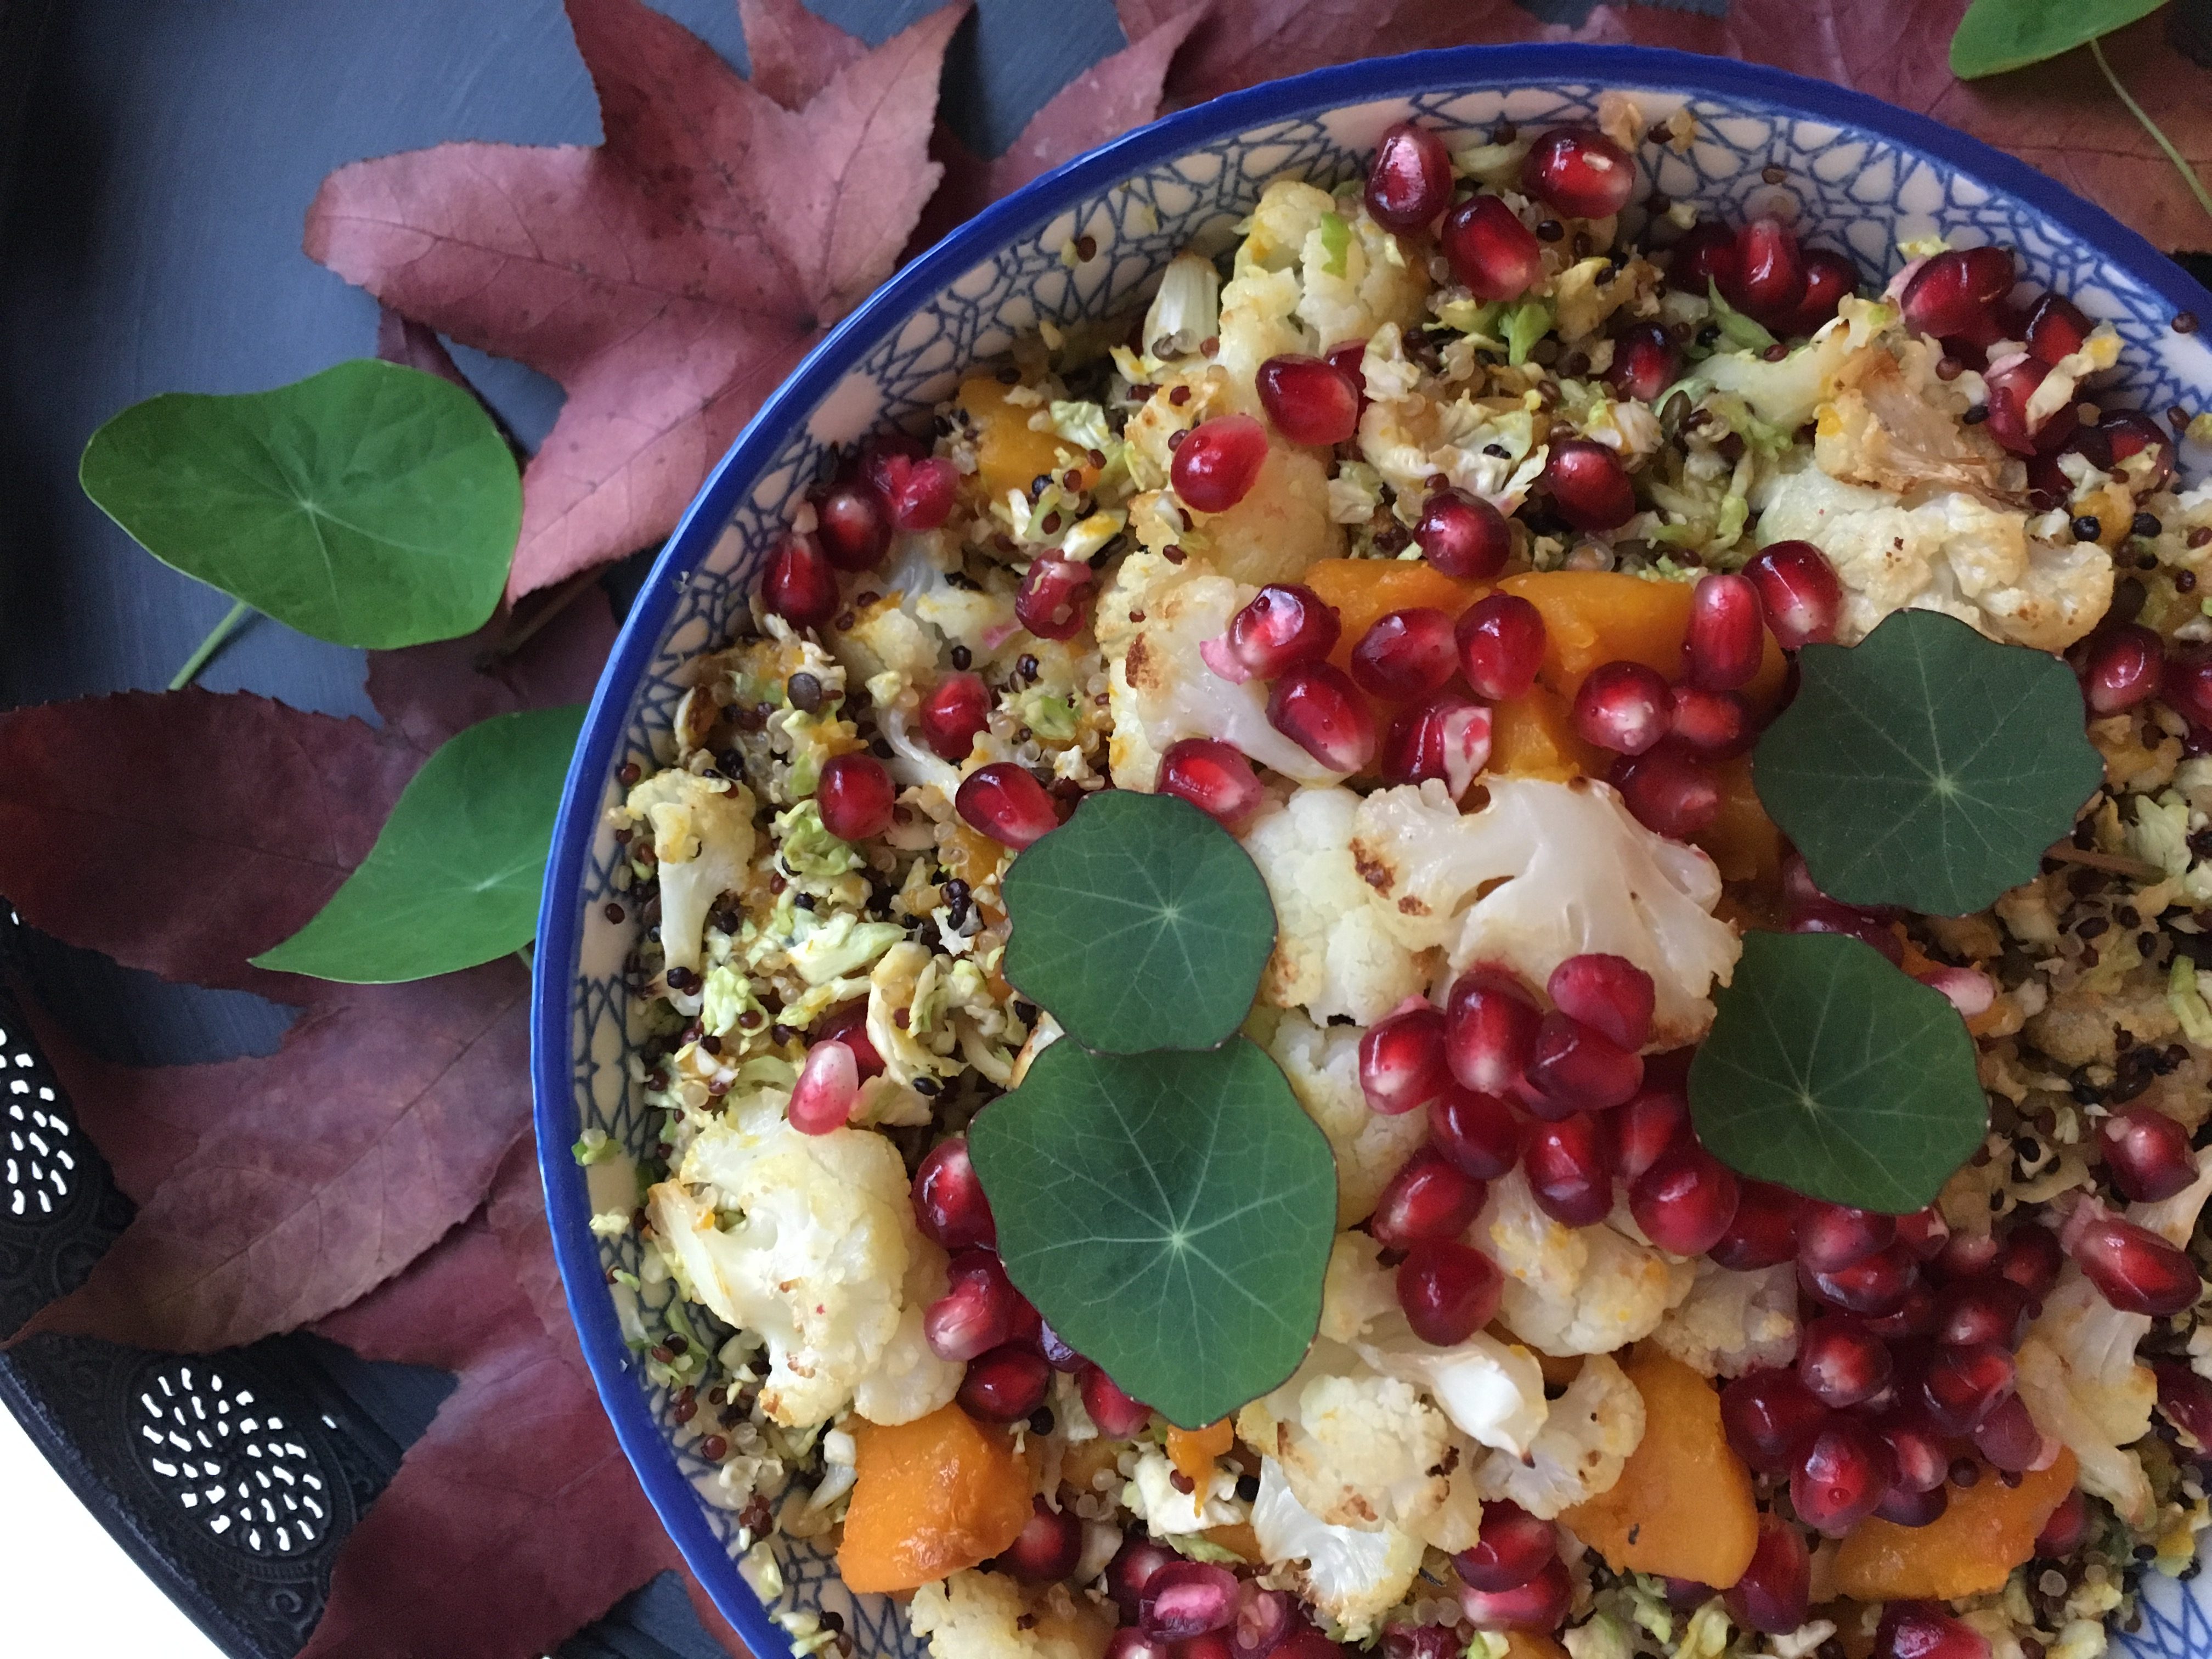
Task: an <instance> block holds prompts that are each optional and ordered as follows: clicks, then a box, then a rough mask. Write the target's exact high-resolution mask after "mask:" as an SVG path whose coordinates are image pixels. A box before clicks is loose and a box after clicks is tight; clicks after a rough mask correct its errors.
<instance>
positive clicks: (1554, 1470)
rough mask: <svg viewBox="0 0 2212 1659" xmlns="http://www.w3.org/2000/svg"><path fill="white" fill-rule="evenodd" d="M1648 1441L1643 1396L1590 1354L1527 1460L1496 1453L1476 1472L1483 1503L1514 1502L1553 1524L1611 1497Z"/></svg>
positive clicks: (1605, 1359)
mask: <svg viewBox="0 0 2212 1659" xmlns="http://www.w3.org/2000/svg"><path fill="white" fill-rule="evenodd" d="M1643 1438H1644V1396H1643V1395H1640V1394H1638V1392H1637V1391H1636V1384H1634V1383H1632V1382H1630V1381H1629V1380H1628V1376H1627V1374H1626V1372H1624V1371H1623V1370H1621V1369H1620V1366H1619V1365H1617V1364H1614V1363H1613V1358H1612V1357H1611V1356H1610V1355H1608V1354H1601V1353H1596V1354H1592V1355H1591V1356H1590V1357H1589V1358H1588V1359H1585V1360H1584V1361H1583V1368H1582V1370H1581V1372H1580V1373H1579V1374H1578V1375H1577V1376H1576V1378H1575V1380H1574V1381H1573V1382H1572V1383H1569V1384H1568V1385H1567V1391H1566V1392H1565V1394H1563V1395H1560V1396H1559V1398H1558V1399H1557V1400H1555V1401H1553V1402H1552V1409H1551V1413H1550V1415H1549V1416H1548V1417H1547V1418H1546V1419H1545V1421H1544V1430H1543V1432H1542V1433H1541V1434H1539V1435H1538V1436H1537V1437H1536V1438H1535V1441H1534V1443H1533V1444H1532V1445H1530V1447H1529V1448H1528V1456H1527V1457H1526V1458H1525V1459H1524V1458H1519V1457H1515V1456H1514V1455H1512V1454H1511V1453H1510V1452H1492V1453H1491V1454H1490V1455H1489V1456H1488V1457H1486V1458H1485V1459H1484V1460H1483V1463H1482V1467H1481V1468H1480V1469H1479V1470H1477V1471H1476V1475H1475V1479H1476V1485H1477V1487H1478V1489H1479V1490H1480V1492H1481V1493H1482V1495H1483V1496H1484V1497H1485V1498H1511V1499H1512V1500H1513V1501H1514V1502H1515V1503H1516V1504H1519V1505H1520V1506H1521V1507H1522V1509H1524V1510H1528V1513H1529V1514H1531V1515H1534V1516H1542V1517H1543V1518H1544V1519H1545V1520H1547V1521H1548V1520H1550V1519H1551V1518H1552V1516H1555V1515H1557V1514H1558V1513H1559V1511H1560V1510H1565V1509H1571V1508H1572V1507H1573V1506H1574V1505H1575V1504H1581V1503H1585V1502H1587V1501H1588V1500H1589V1499H1590V1498H1595V1497H1597V1496H1598V1495H1599V1494H1600V1493H1601V1492H1611V1491H1612V1490H1613V1486H1614V1484H1615V1483H1616V1482H1618V1481H1619V1480H1620V1469H1621V1465H1622V1464H1624V1463H1626V1462H1627V1461H1628V1455H1629V1453H1631V1452H1632V1451H1634V1450H1635V1449H1636V1448H1637V1446H1638V1443H1641V1441H1642V1440H1643Z"/></svg>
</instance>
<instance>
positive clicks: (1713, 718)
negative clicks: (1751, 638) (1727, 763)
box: [1667, 685, 1753, 760]
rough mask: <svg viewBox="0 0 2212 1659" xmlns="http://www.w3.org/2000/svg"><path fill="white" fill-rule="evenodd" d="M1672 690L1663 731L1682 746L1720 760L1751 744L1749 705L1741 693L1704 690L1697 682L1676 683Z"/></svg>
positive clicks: (1741, 751)
mask: <svg viewBox="0 0 2212 1659" xmlns="http://www.w3.org/2000/svg"><path fill="white" fill-rule="evenodd" d="M1667 733H1668V736H1669V737H1671V738H1674V740H1675V741H1676V742H1677V743H1679V744H1681V745H1682V746H1683V747H1684V748H1685V749H1691V750H1696V751H1697V752H1698V753H1699V754H1701V755H1710V756H1711V757H1713V758H1714V759H1716V760H1723V759H1726V758H1727V757H1729V756H1731V755H1741V753H1743V751H1744V750H1747V749H1748V748H1750V747H1751V740H1752V738H1753V730H1752V724H1751V705H1750V704H1749V703H1747V702H1745V701H1744V700H1743V697H1742V696H1741V693H1738V692H1735V691H1708V690H1705V687H1703V686H1701V685H1678V686H1676V687H1674V714H1673V715H1672V716H1671V717H1670V718H1669V720H1668V723H1667Z"/></svg>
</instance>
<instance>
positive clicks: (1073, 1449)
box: [1060, 1435, 1123, 1492]
mask: <svg viewBox="0 0 2212 1659" xmlns="http://www.w3.org/2000/svg"><path fill="white" fill-rule="evenodd" d="M1122 1445H1123V1442H1121V1441H1118V1440H1109V1439H1107V1438H1106V1437H1105V1436H1103V1435H1100V1436H1099V1437H1097V1439H1095V1440H1079V1441H1077V1442H1076V1443H1074V1444H1073V1445H1072V1446H1070V1447H1069V1448H1068V1449H1066V1451H1065V1452H1063V1453H1062V1454H1061V1455H1060V1485H1061V1486H1064V1487H1066V1489H1067V1490H1068V1491H1069V1492H1096V1491H1097V1490H1098V1489H1097V1486H1093V1485H1092V1484H1091V1482H1092V1481H1093V1480H1094V1479H1095V1478H1096V1477H1097V1475H1099V1474H1102V1473H1103V1472H1105V1471H1106V1470H1109V1469H1111V1468H1114V1466H1115V1462H1116V1460H1117V1459H1118V1458H1119V1457H1120V1456H1121V1448H1122Z"/></svg>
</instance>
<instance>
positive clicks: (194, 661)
mask: <svg viewBox="0 0 2212 1659" xmlns="http://www.w3.org/2000/svg"><path fill="white" fill-rule="evenodd" d="M253 614H254V613H253V607H252V605H248V604H246V601H245V600H244V599H240V601H239V602H238V603H237V604H235V605H232V606H231V607H230V610H229V611H228V612H227V613H226V614H225V615H224V617H223V619H222V621H221V622H219V623H216V625H215V626H214V627H213V628H210V629H208V635H207V637H206V638H205V639H204V640H202V641H200V642H199V644H198V645H197V646H196V647H193V650H192V654H191V656H189V657H187V658H185V665H184V666H183V667H182V668H179V670H178V671H176V673H175V675H174V676H173V678H171V679H170V681H169V690H172V691H181V690H184V689H185V687H186V686H188V685H190V684H191V683H192V682H193V681H194V680H196V679H197V678H199V677H200V670H201V669H203V668H205V667H206V666H207V665H208V664H209V663H210V662H211V661H213V660H214V659H215V653H216V652H218V651H220V650H222V647H223V643H224V641H227V640H228V639H229V638H230V636H231V635H233V634H234V633H236V632H237V631H238V625H239V624H240V623H242V622H244V621H245V620H246V618H247V617H250V616H252V615H253Z"/></svg>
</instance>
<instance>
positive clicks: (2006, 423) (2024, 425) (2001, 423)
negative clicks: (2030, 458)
mask: <svg viewBox="0 0 2212 1659" xmlns="http://www.w3.org/2000/svg"><path fill="white" fill-rule="evenodd" d="M2050 373H2051V368H2050V366H2049V365H2048V364H2046V363H2039V362H2037V361H2036V360H2035V359H2034V358H2033V357H2026V356H2022V357H2015V358H2014V359H2013V360H2012V361H2011V362H2008V363H2006V364H2004V365H2003V366H2002V367H2001V368H1989V369H1986V370H1984V372H1983V380H1984V383H1985V384H1986V385H1987V386H1988V387H1989V404H1988V408H1989V419H1988V420H1987V421H1986V422H1984V426H1985V427H1986V428H1987V429H1988V432H1989V435H1990V436H1991V437H1992V438H1995V439H1996V441H1998V442H1999V443H2001V444H2002V445H2003V446H2004V447H2006V448H2007V449H2009V450H2010V451H2012V453H2014V454H2015V455H2033V454H2034V453H2035V452H2036V449H2037V448H2038V447H2039V446H2038V445H2037V442H2036V436H2037V434H2039V433H2040V432H2043V431H2045V430H2046V429H2047V428H2046V427H2045V426H2044V425H2037V426H2033V427H2031V426H2030V425H2029V424H2028V422H2027V402H2028V399H2029V398H2031V397H2033V395H2034V393H2035V388H2036V387H2037V386H2040V385H2042V384H2043V380H2044V377H2045V376H2046V375H2048V374H2050ZM2050 418H2051V419H2054V420H2055V419H2057V416H2051V417H2050ZM2068 418H2069V420H2070V418H2071V415H2070V411H2069V415H2068Z"/></svg>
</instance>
